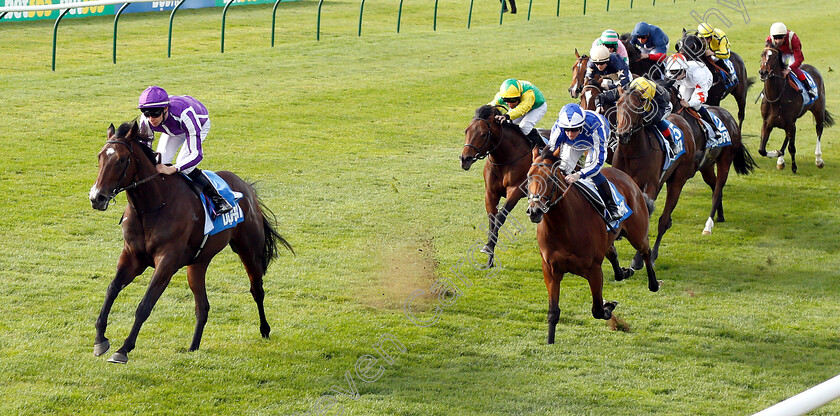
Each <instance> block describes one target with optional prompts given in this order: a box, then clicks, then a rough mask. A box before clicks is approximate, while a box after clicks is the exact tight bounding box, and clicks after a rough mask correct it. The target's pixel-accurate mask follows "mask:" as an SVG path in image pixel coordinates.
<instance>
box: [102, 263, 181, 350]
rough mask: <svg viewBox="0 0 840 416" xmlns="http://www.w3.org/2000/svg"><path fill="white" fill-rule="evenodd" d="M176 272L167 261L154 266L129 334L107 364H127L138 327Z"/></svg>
mask: <svg viewBox="0 0 840 416" xmlns="http://www.w3.org/2000/svg"><path fill="white" fill-rule="evenodd" d="M176 271H178V267H176V266H175V264H173V262H171V261H168V259H164V260H163V261H160V262H158V264H157V265H156V266H155V274H153V275H152V279H151V280H150V281H149V288H148V289H146V294H145V295H143V300H141V301H140V304H139V305H137V311H136V312H135V313H134V325H133V326H132V327H131V332H130V333H129V334H128V337H127V338H126V339H125V342H124V343H123V346H122V347H120V349H119V350H117V352H115V353H114V355H112V356H111V358H109V359H108V361H109V362H112V363H118V364H125V363H127V362H128V353H129V352H131V350H133V349H134V346H135V343H136V342H137V335H138V334H139V333H140V327H142V326H143V323H144V322H146V319H148V318H149V315H150V314H151V313H152V309H153V308H154V307H155V303H157V301H158V299H160V295H162V294H163V291H164V289H166V286H167V285H169V281H170V280H172V275H173V274H175V272H176Z"/></svg>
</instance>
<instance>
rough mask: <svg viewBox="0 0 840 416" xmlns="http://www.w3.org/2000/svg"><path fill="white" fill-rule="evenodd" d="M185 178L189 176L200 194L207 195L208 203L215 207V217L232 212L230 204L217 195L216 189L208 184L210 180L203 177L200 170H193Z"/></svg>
mask: <svg viewBox="0 0 840 416" xmlns="http://www.w3.org/2000/svg"><path fill="white" fill-rule="evenodd" d="M187 176H189V177H190V179H192V180H193V182H195V183H196V184H198V186H199V188H201V192H204V195H207V197H208V198H210V201H211V202H213V205H214V206H215V207H216V214H217V215H222V214H226V213H228V212H230V211H231V210H233V206H232V205H231V204H230V202H228V201H227V200H226V199H224V198H222V196H221V195H219V191H217V190H216V187H215V186H213V184H212V183H210V179H208V178H207V175H205V174H204V172H202V171H201V169H198V168H195V169H193V170H192V172H190V173H188V174H187Z"/></svg>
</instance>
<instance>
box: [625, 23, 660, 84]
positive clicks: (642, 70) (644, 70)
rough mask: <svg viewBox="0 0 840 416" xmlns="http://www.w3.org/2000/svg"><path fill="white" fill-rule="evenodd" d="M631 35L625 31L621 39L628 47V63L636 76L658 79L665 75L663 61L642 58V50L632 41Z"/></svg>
mask: <svg viewBox="0 0 840 416" xmlns="http://www.w3.org/2000/svg"><path fill="white" fill-rule="evenodd" d="M630 38H631V35H630V34H629V33H625V34H623V35H621V37H620V38H619V41H620V42H621V43H623V44H624V48H625V49H627V60H628V62H627V65H628V66H629V67H630V73H632V74H633V75H634V76H635V77H639V76H643V77H645V78H647V79H651V80H657V79H662V78H664V77H665V66H664V65H663V63H662V62H655V61H652V60H650V59H647V58H644V59H643V58H642V52H641V51H639V49H638V48H637V47H636V45H633V44H632V43H630Z"/></svg>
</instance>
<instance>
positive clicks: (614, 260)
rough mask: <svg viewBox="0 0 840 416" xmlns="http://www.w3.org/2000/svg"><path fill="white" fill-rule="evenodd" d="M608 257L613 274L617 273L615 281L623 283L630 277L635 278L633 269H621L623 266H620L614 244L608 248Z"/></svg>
mask: <svg viewBox="0 0 840 416" xmlns="http://www.w3.org/2000/svg"><path fill="white" fill-rule="evenodd" d="M606 257H607V260H609V261H610V264H611V265H612V268H613V272H614V273H615V280H617V281H621V280H624V279H627V278H628V277H630V276H633V273H634V272H635V271H634V270H633V269H631V268H628V267H621V265H620V264H619V262H618V252H617V251H616V250H615V244H612V245H610V247H609V248H607V253H606Z"/></svg>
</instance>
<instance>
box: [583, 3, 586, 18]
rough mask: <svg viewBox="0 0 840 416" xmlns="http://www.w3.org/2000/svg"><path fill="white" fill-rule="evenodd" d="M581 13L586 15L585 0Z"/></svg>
mask: <svg viewBox="0 0 840 416" xmlns="http://www.w3.org/2000/svg"><path fill="white" fill-rule="evenodd" d="M583 15H584V16H586V0H583Z"/></svg>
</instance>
